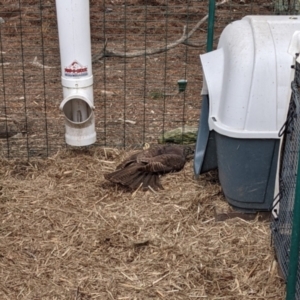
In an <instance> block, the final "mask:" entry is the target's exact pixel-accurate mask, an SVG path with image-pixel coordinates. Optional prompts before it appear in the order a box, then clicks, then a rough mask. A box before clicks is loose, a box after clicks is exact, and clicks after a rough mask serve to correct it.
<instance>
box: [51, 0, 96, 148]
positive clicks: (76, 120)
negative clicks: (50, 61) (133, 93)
mask: <svg viewBox="0 0 300 300" xmlns="http://www.w3.org/2000/svg"><path fill="white" fill-rule="evenodd" d="M56 12H57V22H58V34H59V48H60V60H61V74H62V76H61V82H62V86H63V96H64V99H63V101H62V102H61V104H60V109H61V110H62V112H63V113H64V116H65V126H66V128H65V138H66V143H67V144H69V145H72V146H87V145H90V144H93V143H94V142H95V141H96V131H95V117H94V98H93V74H92V59H91V38H90V7H89V0H56Z"/></svg>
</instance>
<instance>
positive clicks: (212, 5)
mask: <svg viewBox="0 0 300 300" xmlns="http://www.w3.org/2000/svg"><path fill="white" fill-rule="evenodd" d="M215 10H216V1H215V0H209V9H208V28H207V44H206V51H207V52H210V51H212V50H213V44H214V25H215Z"/></svg>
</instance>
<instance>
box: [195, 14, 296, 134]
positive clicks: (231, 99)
mask: <svg viewBox="0 0 300 300" xmlns="http://www.w3.org/2000/svg"><path fill="white" fill-rule="evenodd" d="M299 29H300V17H299V18H298V17H297V16H247V17H244V18H243V19H241V20H239V21H236V22H233V23H231V24H229V25H227V26H226V28H225V29H224V30H223V32H222V34H221V37H220V40H219V44H218V49H217V50H215V51H212V52H209V53H206V54H203V55H200V59H201V63H202V68H203V72H204V83H203V90H202V94H208V95H209V104H210V107H209V118H208V122H209V129H210V130H215V131H217V132H219V133H220V134H223V135H226V136H230V137H236V138H279V137H278V132H279V130H280V128H281V126H282V125H283V123H284V122H285V119H286V113H287V108H288V103H289V100H290V93H291V89H290V86H291V81H292V77H291V76H292V75H293V74H292V73H293V72H291V65H292V64H293V55H294V54H290V53H289V52H288V50H289V46H290V44H291V40H292V37H293V34H294V33H295V31H296V30H299ZM297 38H299V34H298V35H295V36H294V39H297ZM294 44H296V45H298V44H299V42H298V41H297V42H294ZM299 45H300V44H299ZM299 51H300V49H299Z"/></svg>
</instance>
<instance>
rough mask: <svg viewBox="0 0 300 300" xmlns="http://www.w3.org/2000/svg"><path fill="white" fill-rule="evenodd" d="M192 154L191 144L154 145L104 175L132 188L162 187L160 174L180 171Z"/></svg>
mask: <svg viewBox="0 0 300 300" xmlns="http://www.w3.org/2000/svg"><path fill="white" fill-rule="evenodd" d="M146 148H147V147H146ZM144 149H145V148H144ZM193 154H194V149H193V148H192V147H191V146H182V145H156V146H153V147H150V148H148V149H146V150H143V151H140V152H137V153H134V154H132V155H130V156H129V157H127V158H126V159H125V160H124V161H123V162H122V163H121V164H119V165H118V166H117V168H116V171H114V172H111V173H108V174H105V175H104V177H105V179H107V180H109V181H111V182H114V183H119V184H122V185H124V186H128V187H130V188H132V189H137V188H140V187H141V188H142V189H148V188H150V189H153V190H159V189H163V186H162V185H161V183H160V175H163V174H166V173H170V172H178V171H180V170H181V169H182V168H183V167H184V165H185V163H186V162H187V161H188V160H189V159H191V158H192V157H193Z"/></svg>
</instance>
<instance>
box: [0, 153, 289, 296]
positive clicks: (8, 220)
mask: <svg viewBox="0 0 300 300" xmlns="http://www.w3.org/2000/svg"><path fill="white" fill-rule="evenodd" d="M129 152H130V151H127V152H125V151H121V150H116V149H109V148H99V147H98V148H91V149H88V150H85V151H83V150H78V151H71V150H68V151H61V152H58V153H57V154H56V155H55V156H52V157H50V158H48V159H46V160H32V161H30V162H25V161H21V160H5V159H1V161H0V162H1V168H0V176H1V187H0V189H1V191H0V215H1V225H0V276H1V281H0V299H77V300H78V299H81V300H83V299H115V300H117V299H119V300H121V299H232V300H233V299H283V298H284V291H285V285H284V282H283V281H282V280H281V279H280V278H279V276H278V273H277V271H278V270H277V264H276V262H275V260H274V253H273V250H272V246H271V241H270V230H269V223H268V222H267V221H258V220H257V219H256V220H253V221H245V220H242V219H239V218H234V219H229V220H226V221H223V222H216V221H215V218H214V211H215V208H216V207H220V206H222V207H223V206H226V205H227V204H226V202H225V200H224V197H223V194H222V190H221V188H220V185H219V182H218V180H217V174H216V173H215V172H211V173H208V174H205V175H202V176H201V177H200V179H199V180H195V179H194V178H193V171H192V162H189V163H188V164H187V165H186V166H185V168H184V170H182V171H181V172H179V173H174V174H169V175H167V176H165V177H163V178H162V183H163V185H164V187H165V190H163V191H160V192H157V193H153V192H151V191H148V192H142V191H137V192H132V191H130V190H127V189H124V188H122V187H120V186H116V185H113V184H111V183H109V182H106V181H105V179H104V177H103V174H104V173H105V172H109V171H111V170H113V169H114V168H115V166H116V165H117V164H118V163H119V162H120V160H121V159H122V158H124V156H125V155H127V154H128V153H129Z"/></svg>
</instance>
